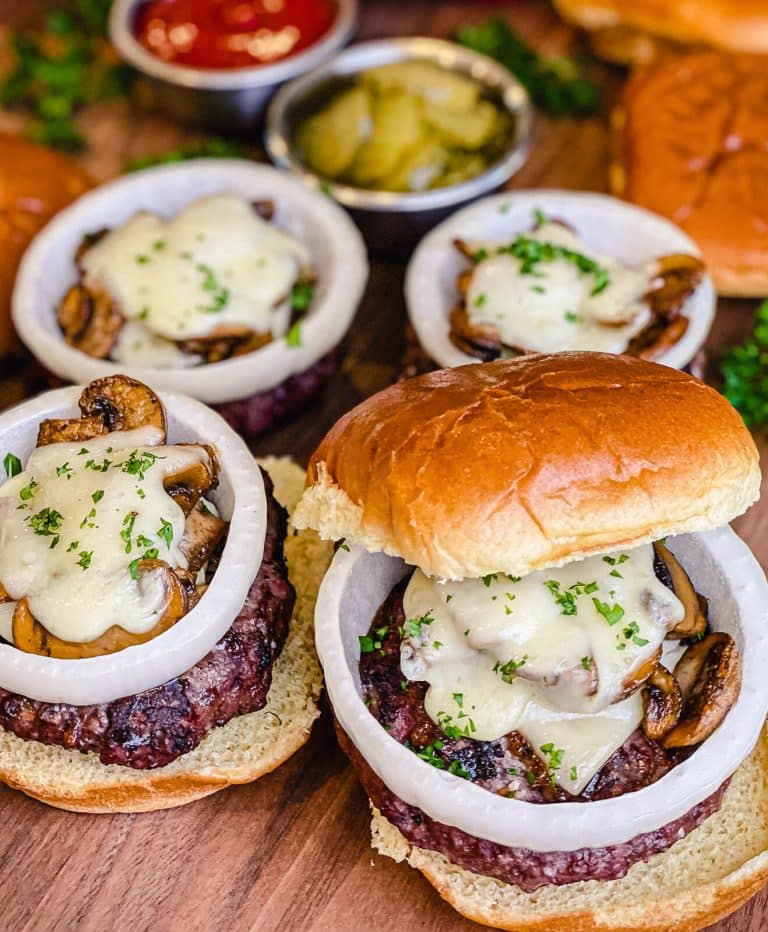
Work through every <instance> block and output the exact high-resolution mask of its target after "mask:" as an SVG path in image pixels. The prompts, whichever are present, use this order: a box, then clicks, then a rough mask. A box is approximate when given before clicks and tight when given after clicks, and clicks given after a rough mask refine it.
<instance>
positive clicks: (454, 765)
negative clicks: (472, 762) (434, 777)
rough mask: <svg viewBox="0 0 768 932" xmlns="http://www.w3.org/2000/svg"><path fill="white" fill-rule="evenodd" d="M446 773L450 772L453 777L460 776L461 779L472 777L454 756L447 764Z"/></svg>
mask: <svg viewBox="0 0 768 932" xmlns="http://www.w3.org/2000/svg"><path fill="white" fill-rule="evenodd" d="M448 773H452V774H453V775H454V776H455V777H461V778H462V780H469V779H471V777H472V774H471V773H469V771H467V770H465V769H464V768H463V767H462V766H461V762H460V761H459V760H457V759H456V758H454V759H453V760H452V761H451V762H450V764H449V765H448Z"/></svg>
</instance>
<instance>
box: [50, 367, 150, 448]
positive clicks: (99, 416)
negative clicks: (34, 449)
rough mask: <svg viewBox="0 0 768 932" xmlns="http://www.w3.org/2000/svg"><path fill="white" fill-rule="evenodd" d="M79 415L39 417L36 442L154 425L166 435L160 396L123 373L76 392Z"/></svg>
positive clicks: (75, 439)
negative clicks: (78, 399) (50, 417)
mask: <svg viewBox="0 0 768 932" xmlns="http://www.w3.org/2000/svg"><path fill="white" fill-rule="evenodd" d="M79 404H80V410H81V411H82V417H79V418H56V419H49V420H47V421H41V422H40V427H39V429H38V432H37V445H38V446H39V447H42V446H45V445H47V444H49V443H64V442H81V441H85V440H92V439H93V438H94V437H98V436H100V435H102V434H106V433H107V432H108V431H111V430H133V429H134V428H137V427H157V428H158V429H159V430H161V431H162V433H163V442H165V437H166V424H165V412H164V411H163V406H162V404H161V403H160V399H159V398H158V397H157V395H156V394H155V393H154V392H153V391H152V389H150V388H148V387H147V386H146V385H144V384H143V383H142V382H138V381H137V380H136V379H131V378H128V376H127V375H111V376H108V377H106V378H104V379H97V380H96V381H95V382H91V383H90V385H87V386H86V387H85V388H84V389H83V393H82V394H81V395H80V401H79Z"/></svg>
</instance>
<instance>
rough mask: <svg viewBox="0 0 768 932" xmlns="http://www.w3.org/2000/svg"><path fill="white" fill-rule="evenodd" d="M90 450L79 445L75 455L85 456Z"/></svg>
mask: <svg viewBox="0 0 768 932" xmlns="http://www.w3.org/2000/svg"><path fill="white" fill-rule="evenodd" d="M90 452H91V451H90V450H89V449H88V448H87V447H80V449H79V450H78V451H77V455H78V456H86V455H87V454H88V453H90Z"/></svg>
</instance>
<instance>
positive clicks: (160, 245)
mask: <svg viewBox="0 0 768 932" xmlns="http://www.w3.org/2000/svg"><path fill="white" fill-rule="evenodd" d="M165 245H166V243H165V240H164V239H156V240H155V241H154V243H152V248H153V249H154V250H155V251H156V252H162V251H163V250H164V249H165Z"/></svg>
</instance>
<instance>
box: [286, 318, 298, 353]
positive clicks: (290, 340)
mask: <svg viewBox="0 0 768 932" xmlns="http://www.w3.org/2000/svg"><path fill="white" fill-rule="evenodd" d="M285 343H286V345H287V346H289V347H290V348H291V349H296V348H297V347H299V346H301V321H300V320H297V321H296V323H295V324H293V325H292V326H291V328H290V330H289V331H288V333H286V335H285Z"/></svg>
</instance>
